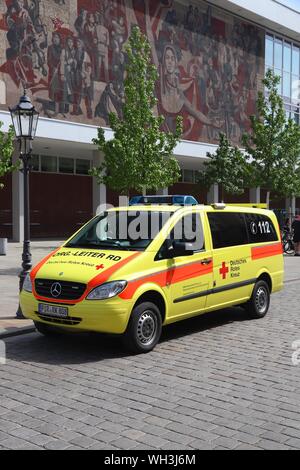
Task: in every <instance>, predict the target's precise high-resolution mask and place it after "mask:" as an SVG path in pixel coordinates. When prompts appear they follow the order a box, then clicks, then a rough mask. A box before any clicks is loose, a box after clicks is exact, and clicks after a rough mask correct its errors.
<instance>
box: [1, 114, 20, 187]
mask: <svg viewBox="0 0 300 470" xmlns="http://www.w3.org/2000/svg"><path fill="white" fill-rule="evenodd" d="M2 126H3V122H0V178H2V177H3V176H5V175H6V174H7V173H10V172H12V171H13V170H15V169H16V166H15V165H13V164H12V154H13V151H14V144H13V142H14V136H15V133H14V130H13V127H12V126H10V127H9V130H8V132H7V133H5V132H3V131H2ZM3 187H4V185H3V183H1V182H0V189H2V188H3Z"/></svg>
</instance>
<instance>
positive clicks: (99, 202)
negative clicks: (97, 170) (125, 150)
mask: <svg viewBox="0 0 300 470" xmlns="http://www.w3.org/2000/svg"><path fill="white" fill-rule="evenodd" d="M103 159H104V156H103V154H102V153H101V152H99V151H98V150H96V151H94V152H93V166H95V167H98V166H99V165H100V163H102V162H103ZM105 209H106V185H105V184H98V183H97V180H96V178H95V177H93V213H94V215H97V214H99V213H100V212H101V211H102V210H105Z"/></svg>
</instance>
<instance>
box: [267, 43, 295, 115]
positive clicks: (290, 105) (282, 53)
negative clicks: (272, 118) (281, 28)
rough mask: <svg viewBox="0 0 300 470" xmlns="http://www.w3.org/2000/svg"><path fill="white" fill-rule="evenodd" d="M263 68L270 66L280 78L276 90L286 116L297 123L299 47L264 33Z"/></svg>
mask: <svg viewBox="0 0 300 470" xmlns="http://www.w3.org/2000/svg"><path fill="white" fill-rule="evenodd" d="M265 58H266V59H265V68H266V71H267V70H268V69H269V68H271V69H272V70H273V71H274V73H275V74H276V75H279V76H280V78H281V80H280V84H279V85H278V92H279V93H280V95H281V96H282V98H283V101H284V106H285V110H286V116H287V117H291V118H292V119H294V120H295V121H296V122H297V123H299V114H300V113H299V109H300V47H299V45H298V44H294V43H292V42H291V41H289V40H285V39H283V38H279V37H277V36H273V35H272V34H266V44H265Z"/></svg>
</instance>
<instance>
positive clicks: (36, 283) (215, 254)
mask: <svg viewBox="0 0 300 470" xmlns="http://www.w3.org/2000/svg"><path fill="white" fill-rule="evenodd" d="M158 202H159V200H155V201H154V203H152V202H149V203H142V204H135V205H132V206H128V207H123V208H122V207H118V208H113V209H109V210H107V211H104V212H102V213H101V214H99V215H97V216H96V217H94V218H93V219H92V220H91V221H89V222H88V223H87V224H86V225H85V226H84V227H83V228H81V229H80V230H79V231H78V232H77V233H76V234H75V235H73V236H72V237H71V238H70V239H69V240H68V241H67V242H66V243H64V245H63V246H61V247H60V248H58V249H57V250H55V251H54V252H52V253H50V254H49V255H48V256H46V258H44V259H43V260H42V261H41V262H40V263H39V264H37V265H36V266H35V267H34V268H33V269H32V271H31V273H30V274H29V275H28V276H27V277H26V279H25V281H24V285H23V290H22V292H21V294H20V304H21V308H22V312H23V314H24V315H25V317H27V318H31V319H32V320H33V321H34V323H35V325H36V328H37V330H38V331H39V332H40V333H42V334H45V335H47V334H53V333H54V332H56V331H57V329H60V330H65V331H66V330H69V331H74V332H76V331H77V332H87V331H89V332H103V333H112V334H118V335H122V338H123V341H124V342H125V344H126V346H127V347H128V348H130V349H131V350H133V351H135V352H148V351H150V350H152V349H153V348H154V347H155V345H156V344H157V342H158V341H159V338H160V335H161V329H162V326H163V325H167V324H169V323H173V322H177V321H179V320H183V319H186V318H189V317H193V316H196V315H199V314H202V313H206V312H211V311H214V310H218V309H222V308H225V307H230V306H234V305H241V306H243V307H244V308H245V310H246V312H247V313H248V315H249V316H251V317H253V318H262V317H264V316H265V315H266V313H267V311H268V309H269V303H270V294H271V293H273V292H277V291H279V290H280V289H282V288H283V274H284V271H283V254H282V246H281V240H280V231H279V227H278V223H277V219H276V216H275V215H274V213H273V212H271V211H268V210H264V209H258V208H250V207H237V206H226V205H225V204H214V205H210V206H209V205H208V206H204V205H184V204H183V205H177V204H176V203H174V201H172V202H171V204H168V203H167V202H166V199H164V203H163V204H159V203H158Z"/></svg>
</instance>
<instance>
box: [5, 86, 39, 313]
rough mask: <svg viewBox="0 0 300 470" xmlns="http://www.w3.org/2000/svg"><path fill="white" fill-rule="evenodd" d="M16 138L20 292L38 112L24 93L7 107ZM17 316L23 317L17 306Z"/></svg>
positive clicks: (26, 266)
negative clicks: (20, 192) (20, 221)
mask: <svg viewBox="0 0 300 470" xmlns="http://www.w3.org/2000/svg"><path fill="white" fill-rule="evenodd" d="M9 111H10V114H11V119H12V122H13V126H14V129H15V134H16V138H17V140H18V141H19V146H20V159H21V161H22V163H23V167H22V170H21V171H22V173H23V180H24V243H23V254H22V261H23V262H22V271H21V272H20V275H19V278H20V292H21V290H22V287H23V283H24V279H25V277H26V275H27V274H28V273H29V272H30V270H31V267H32V264H31V253H30V209H29V173H30V160H31V153H32V141H33V139H34V138H35V134H36V129H37V124H38V119H39V113H38V112H37V110H36V109H35V107H34V106H33V104H32V103H31V101H30V98H29V97H28V96H27V95H26V90H24V95H23V96H21V98H20V101H19V103H18V104H17V105H16V106H14V107H13V108H9ZM17 318H24V317H23V314H22V311H21V308H20V306H19V308H18V311H17Z"/></svg>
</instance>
